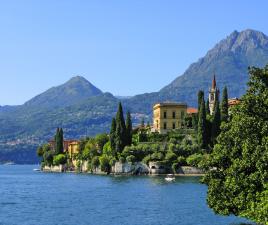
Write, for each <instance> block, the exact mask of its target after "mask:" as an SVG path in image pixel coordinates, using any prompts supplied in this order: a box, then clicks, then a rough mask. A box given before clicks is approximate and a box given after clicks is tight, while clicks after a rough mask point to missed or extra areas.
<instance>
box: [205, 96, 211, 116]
mask: <svg viewBox="0 0 268 225" xmlns="http://www.w3.org/2000/svg"><path fill="white" fill-rule="evenodd" d="M206 114H207V115H210V109H209V99H207V101H206Z"/></svg>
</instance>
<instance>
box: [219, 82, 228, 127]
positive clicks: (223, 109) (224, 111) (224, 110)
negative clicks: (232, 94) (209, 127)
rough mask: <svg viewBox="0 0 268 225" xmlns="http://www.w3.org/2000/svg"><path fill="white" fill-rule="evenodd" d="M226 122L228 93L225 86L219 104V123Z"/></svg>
mask: <svg viewBox="0 0 268 225" xmlns="http://www.w3.org/2000/svg"><path fill="white" fill-rule="evenodd" d="M227 120H228V92H227V87H226V86H225V87H224V89H223V92H222V102H221V121H224V122H227Z"/></svg>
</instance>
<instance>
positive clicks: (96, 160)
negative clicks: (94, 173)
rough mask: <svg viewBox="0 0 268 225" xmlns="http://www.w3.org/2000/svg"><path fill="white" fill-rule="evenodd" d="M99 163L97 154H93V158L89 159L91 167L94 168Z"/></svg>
mask: <svg viewBox="0 0 268 225" xmlns="http://www.w3.org/2000/svg"><path fill="white" fill-rule="evenodd" d="M99 165H100V160H99V157H98V156H94V157H93V159H92V160H91V168H92V169H95V168H97V167H98V166H99Z"/></svg>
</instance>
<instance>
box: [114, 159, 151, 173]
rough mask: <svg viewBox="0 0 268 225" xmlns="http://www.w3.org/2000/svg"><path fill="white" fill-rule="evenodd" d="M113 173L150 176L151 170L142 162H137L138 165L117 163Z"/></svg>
mask: <svg viewBox="0 0 268 225" xmlns="http://www.w3.org/2000/svg"><path fill="white" fill-rule="evenodd" d="M112 173H114V174H129V175H139V174H148V173H149V168H148V166H147V165H146V164H144V163H141V162H137V163H121V162H116V163H115V165H114V166H113V168H112Z"/></svg>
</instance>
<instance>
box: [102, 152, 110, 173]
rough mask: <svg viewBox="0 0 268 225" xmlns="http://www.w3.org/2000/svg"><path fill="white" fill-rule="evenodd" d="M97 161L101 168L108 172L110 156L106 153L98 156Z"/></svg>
mask: <svg viewBox="0 0 268 225" xmlns="http://www.w3.org/2000/svg"><path fill="white" fill-rule="evenodd" d="M99 161H100V167H101V170H102V171H103V172H106V173H108V174H109V173H110V170H111V165H110V158H109V157H108V156H107V155H102V156H100V157H99Z"/></svg>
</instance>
